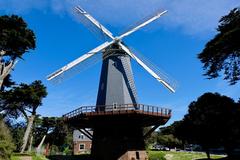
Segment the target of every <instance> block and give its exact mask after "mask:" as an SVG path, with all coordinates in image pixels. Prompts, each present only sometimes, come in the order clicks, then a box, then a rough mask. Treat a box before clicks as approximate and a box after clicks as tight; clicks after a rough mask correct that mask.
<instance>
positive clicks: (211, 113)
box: [175, 93, 240, 151]
mask: <svg viewBox="0 0 240 160" xmlns="http://www.w3.org/2000/svg"><path fill="white" fill-rule="evenodd" d="M238 109H239V106H236V103H235V102H234V101H233V100H232V99H231V98H229V97H226V96H222V95H220V94H218V93H205V94H204V95H202V96H201V97H199V98H198V100H197V101H194V102H192V103H191V104H190V105H189V110H188V114H186V115H185V116H184V119H183V121H182V122H181V123H180V125H178V127H177V128H176V133H175V134H176V136H177V137H178V138H180V139H183V140H186V141H188V142H189V143H194V144H200V145H202V147H203V148H205V149H206V151H207V150H208V149H209V148H210V147H220V146H224V147H225V149H231V148H234V146H235V145H238V144H239V142H237V141H238V139H236V137H237V136H239V134H240V132H239V129H240V127H239V120H237V117H239V116H240V115H239V114H238V116H237V113H238V112H236V111H237V110H238ZM238 119H239V118H238ZM234 139H235V140H234Z"/></svg>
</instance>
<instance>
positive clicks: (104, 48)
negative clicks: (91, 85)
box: [47, 6, 175, 160]
mask: <svg viewBox="0 0 240 160" xmlns="http://www.w3.org/2000/svg"><path fill="white" fill-rule="evenodd" d="M75 9H76V12H77V13H78V14H79V15H80V18H81V20H82V22H83V23H84V24H85V25H86V26H89V25H90V26H91V28H90V29H94V31H97V32H100V33H101V35H103V37H104V40H106V41H105V42H104V43H103V44H101V45H99V46H97V47H96V48H94V49H92V50H91V51H89V52H88V53H86V54H84V55H82V56H80V57H79V58H77V59H76V60H74V61H72V62H71V63H69V64H67V65H65V66H64V67H62V68H60V69H59V70H57V71H56V72H54V73H52V74H50V75H49V76H48V77H47V79H48V80H54V79H55V80H56V79H59V78H62V77H64V76H65V74H68V72H71V71H72V70H76V69H77V70H79V69H80V70H81V67H83V66H85V62H87V61H88V60H90V59H91V58H93V59H94V58H95V59H96V57H97V55H99V53H100V55H101V57H100V58H97V59H98V60H99V59H100V60H102V61H103V62H102V69H101V76H100V82H99V89H98V95H97V102H96V106H84V107H80V108H78V109H76V110H74V111H72V112H70V113H68V114H66V115H64V117H65V118H66V121H67V122H68V123H70V124H72V125H73V126H76V127H78V128H83V129H82V132H83V133H84V134H85V135H86V136H88V137H90V138H92V139H93V146H92V155H93V157H95V158H96V159H101V160H104V159H109V160H110V159H111V160H113V159H124V158H123V157H125V159H131V158H133V157H135V158H136V159H142V158H146V157H147V155H146V153H145V151H144V138H145V137H146V136H147V135H148V134H150V133H151V132H152V131H154V129H156V128H157V127H158V126H159V125H162V124H164V123H166V122H167V121H168V119H169V118H170V116H171V110H169V109H162V108H161V109H160V108H158V107H153V106H149V105H141V104H139V103H138V101H137V93H136V87H135V83H134V79H133V73H132V69H131V63H130V60H131V59H133V60H135V61H136V62H137V63H138V64H139V65H140V66H141V67H143V68H144V69H145V70H146V71H147V72H148V73H149V74H150V75H151V76H152V77H154V78H155V79H156V80H157V81H158V82H160V83H161V84H162V85H163V86H164V87H166V88H167V89H168V90H169V91H170V92H173V93H174V92H175V86H174V84H173V83H171V82H170V81H169V80H168V78H167V77H166V76H164V74H162V72H160V71H159V70H158V69H156V67H154V66H153V65H151V64H150V63H147V61H145V60H144V59H142V58H140V56H139V55H137V54H136V53H133V51H132V50H130V49H129V48H128V47H127V46H126V45H125V43H124V42H123V39H124V38H125V37H127V36H129V35H130V34H132V33H133V32H135V31H137V30H139V29H141V28H143V27H144V26H146V25H148V24H149V23H151V22H153V21H155V20H157V19H158V18H160V17H161V16H162V15H164V14H165V13H166V12H167V11H163V12H159V13H157V14H155V15H154V16H151V17H150V18H148V19H147V20H145V21H144V22H142V23H141V24H139V25H137V26H136V27H133V28H131V29H130V30H129V31H127V32H125V33H124V34H122V35H120V36H113V34H112V33H111V32H110V31H109V30H107V29H106V28H105V27H104V26H103V25H102V24H100V23H99V22H98V21H97V20H96V19H94V18H93V17H92V16H91V15H90V14H88V13H87V12H86V11H85V10H84V9H82V8H81V7H80V6H77V7H76V8H75ZM146 126H154V127H153V128H152V129H151V130H150V131H149V132H148V133H147V134H145V135H144V134H143V127H146ZM84 128H93V130H94V134H93V135H91V134H90V133H89V132H88V131H87V130H85V129H84ZM124 143H129V144H128V145H126V144H124ZM126 157H128V158H126ZM139 157H141V158H139Z"/></svg>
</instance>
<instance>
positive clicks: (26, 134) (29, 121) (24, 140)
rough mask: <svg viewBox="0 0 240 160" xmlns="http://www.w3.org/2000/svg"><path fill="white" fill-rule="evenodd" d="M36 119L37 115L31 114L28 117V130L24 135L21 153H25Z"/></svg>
mask: <svg viewBox="0 0 240 160" xmlns="http://www.w3.org/2000/svg"><path fill="white" fill-rule="evenodd" d="M34 119H35V115H31V116H30V117H29V118H28V124H27V129H26V131H25V133H24V137H23V145H22V147H21V153H23V152H24V151H25V149H26V146H27V142H28V139H29V135H30V133H31V130H32V126H33V121H34Z"/></svg>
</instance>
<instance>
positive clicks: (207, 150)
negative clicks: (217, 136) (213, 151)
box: [206, 149, 211, 159]
mask: <svg viewBox="0 0 240 160" xmlns="http://www.w3.org/2000/svg"><path fill="white" fill-rule="evenodd" d="M206 154H207V158H208V159H211V157H210V152H209V149H206Z"/></svg>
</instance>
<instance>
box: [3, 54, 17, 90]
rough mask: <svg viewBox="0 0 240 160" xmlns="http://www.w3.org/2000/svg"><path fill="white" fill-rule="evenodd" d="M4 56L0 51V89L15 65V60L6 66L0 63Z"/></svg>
mask: <svg viewBox="0 0 240 160" xmlns="http://www.w3.org/2000/svg"><path fill="white" fill-rule="evenodd" d="M4 54H5V52H4V51H0V88H1V87H2V84H3V80H4V78H5V77H6V76H7V75H8V74H9V73H10V72H11V70H12V69H13V67H14V66H15V64H16V63H17V61H16V60H11V61H10V63H9V64H8V65H6V63H5V62H2V61H1V60H2V58H3V55H4Z"/></svg>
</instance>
